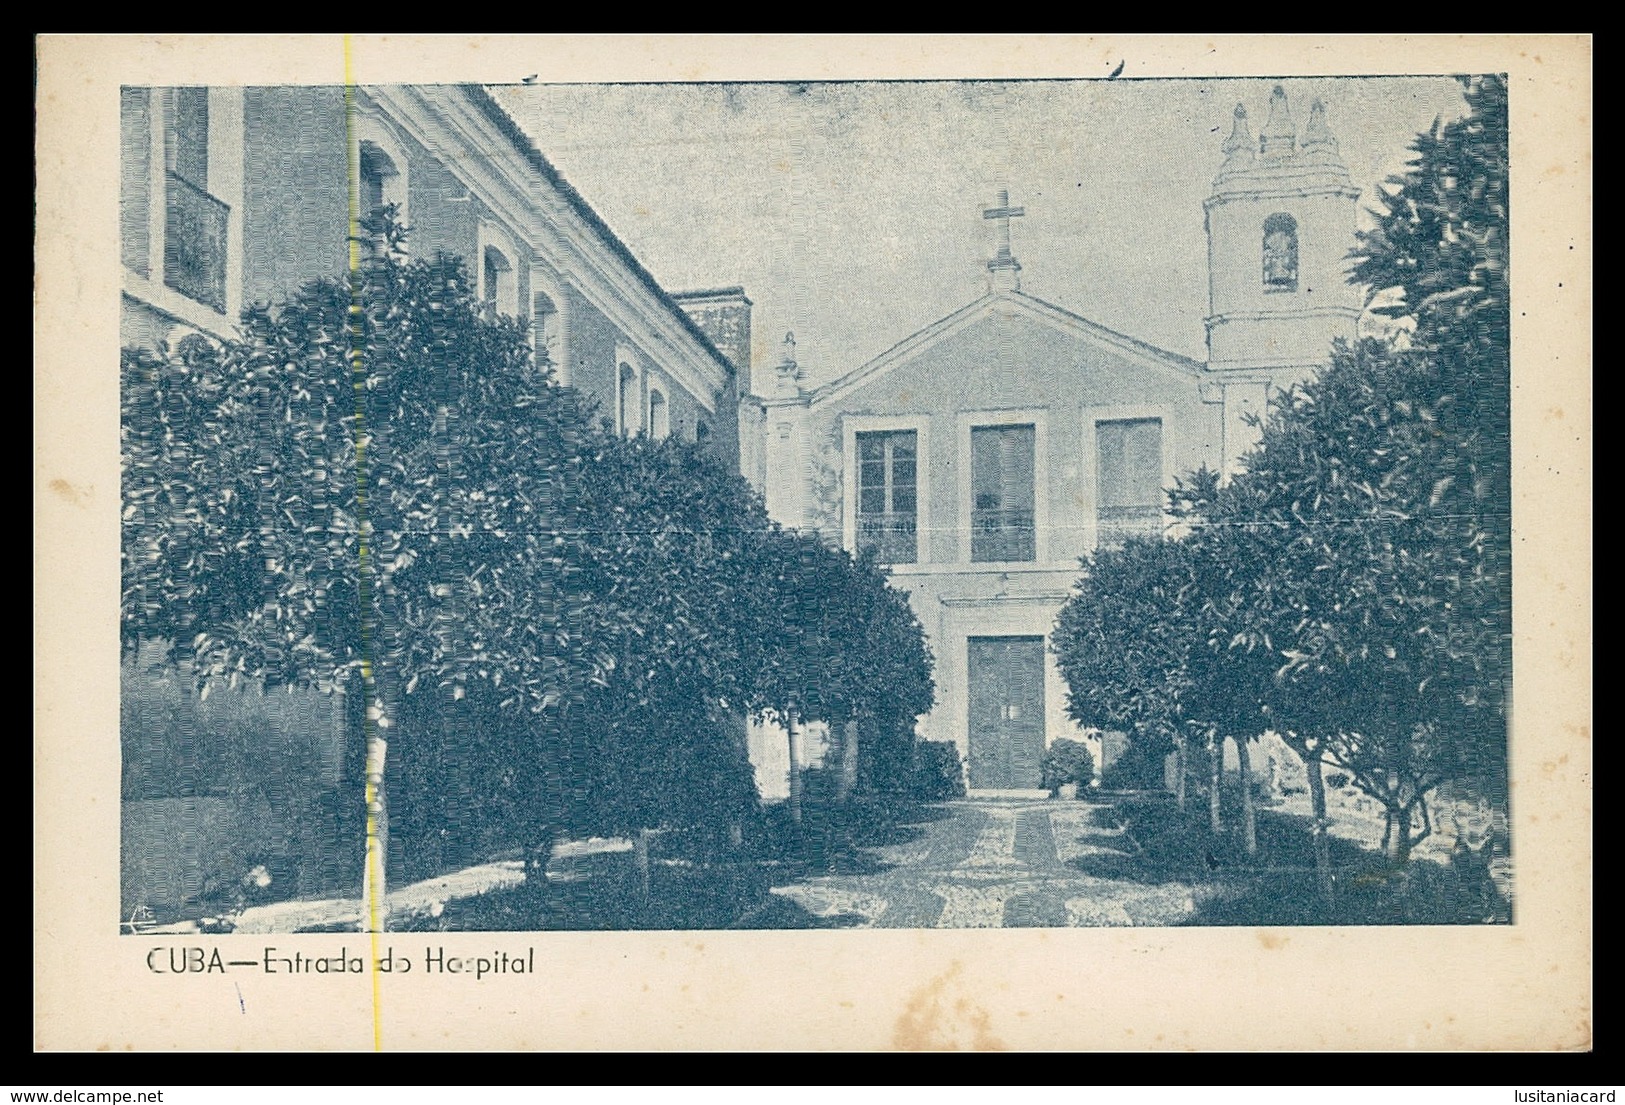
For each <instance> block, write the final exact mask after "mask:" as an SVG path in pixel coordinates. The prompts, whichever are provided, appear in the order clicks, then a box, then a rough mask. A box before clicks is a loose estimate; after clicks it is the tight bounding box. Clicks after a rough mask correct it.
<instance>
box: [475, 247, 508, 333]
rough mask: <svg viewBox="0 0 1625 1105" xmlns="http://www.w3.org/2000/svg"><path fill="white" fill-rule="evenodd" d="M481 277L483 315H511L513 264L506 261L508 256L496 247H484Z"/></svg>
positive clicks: (494, 316) (492, 316)
mask: <svg viewBox="0 0 1625 1105" xmlns="http://www.w3.org/2000/svg"><path fill="white" fill-rule="evenodd" d="M482 275H483V277H484V280H483V281H482V285H481V288H480V299H481V300H482V301H483V302H484V304H485V313H486V314H487V315H488V316H489V317H491V318H496V317H497V316H498V315H511V314H513V302H514V286H513V280H514V278H513V262H512V261H510V260H508V255H507V254H505V253H503V252H502V251H501V250H500V249H498V248H497V247H496V246H486V247H485V267H484V272H483V274H482Z"/></svg>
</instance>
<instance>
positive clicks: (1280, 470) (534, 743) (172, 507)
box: [35, 35, 1592, 1050]
mask: <svg viewBox="0 0 1625 1105" xmlns="http://www.w3.org/2000/svg"><path fill="white" fill-rule="evenodd" d="M1590 51H1591V44H1590V40H1589V39H1588V38H1586V37H1584V36H1571V37H1540V36H1530V37H1507V38H1495V37H1484V38H1428V37H1416V38H1375V37H1372V38H1359V37H1350V38H1341V39H1314V38H1297V37H1279V38H1268V37H1265V38H1256V37H1252V38H1247V39H1227V38H1220V39H1214V40H1211V41H1210V40H1208V39H1204V38H1196V37H1177V36H1176V37H1167V38H1156V37H1152V38H1124V39H1114V38H1111V37H1086V36H1079V37H1068V36H1053V37H1046V36H1040V37H1036V38H1026V37H1015V36H1008V37H992V38H981V37H954V36H945V37H920V38H868V37H857V36H853V37H843V36H835V37H817V36H814V37H804V38H796V37H750V36H736V37H721V38H709V37H703V36H685V37H677V38H661V37H644V36H624V37H607V38H591V37H582V38H563V39H559V38H546V39H528V38H502V37H441V38H398V37H385V36H367V35H355V36H309V37H292V38H270V37H242V38H237V37H231V36H177V37H157V36H126V37H72V36H55V37H44V38H41V39H40V40H39V58H40V70H39V72H40V81H39V99H38V105H37V106H38V110H39V120H40V126H39V141H38V147H37V164H38V168H39V180H40V186H39V187H40V190H39V196H38V200H39V211H40V217H39V223H38V238H37V250H36V257H37V279H36V287H37V293H36V303H35V310H36V319H37V333H38V334H39V336H40V338H41V340H40V341H38V342H37V343H36V348H37V349H38V350H39V352H38V354H37V357H36V372H35V396H36V398H35V413H36V445H35V454H36V464H35V482H36V488H35V503H36V508H35V548H36V563H37V565H39V569H40V570H39V574H38V579H39V585H38V590H37V600H36V627H35V650H36V665H35V666H36V745H35V749H36V750H35V805H36V811H37V812H36V825H35V854H36V860H37V863H36V870H37V871H38V875H37V884H36V887H35V934H36V935H35V947H36V995H37V996H36V1020H35V1041H36V1047H37V1048H40V1049H44V1050H81V1049H84V1050H88V1049H96V1048H111V1049H115V1050H123V1049H132V1050H163V1049H177V1048H185V1049H199V1048H202V1049H216V1048H218V1049H245V1050H253V1049H295V1050H298V1049H308V1050H372V1049H378V1050H408V1049H410V1050H420V1049H437V1048H445V1049H453V1048H455V1049H471V1048H485V1049H501V1050H516V1049H517V1050H561V1049H568V1050H581V1049H590V1050H597V1049H603V1050H628V1049H635V1050H644V1049H711V1048H730V1049H737V1048H750V1049H797V1050H801V1049H854V1048H856V1049H866V1050H887V1049H942V1048H964V1049H1065V1050H1142V1049H1143V1050H1161V1049H1168V1050H1175V1049H1177V1050H1189V1049H1199V1050H1201V1049H1213V1050H1279V1049H1296V1050H1348V1049H1389V1050H1392V1049H1427V1050H1521V1049H1533V1050H1562V1049H1583V1048H1586V1047H1589V1046H1590V1042H1591V1028H1590V1015H1591V1013H1590V1010H1591V990H1590V978H1591V960H1590V938H1591V929H1590V925H1591V907H1590V902H1591V883H1590V870H1591V853H1590V825H1591V747H1590V741H1591V729H1590V725H1591V714H1590V701H1591V699H1590V693H1591V688H1590V647H1591V639H1590V620H1589V618H1590V597H1591V564H1590V551H1589V550H1590V541H1589V536H1590V511H1591V506H1590V493H1589V479H1590V467H1589V464H1590V461H1589V456H1590V432H1591V430H1590V427H1591V405H1590V388H1591V367H1590V346H1589V341H1588V339H1587V338H1586V336H1585V335H1587V334H1588V333H1589V329H1590V327H1589V324H1590V312H1591V290H1590V268H1591V239H1590V221H1589V210H1590V202H1591V191H1590V189H1591V183H1590V164H1591V158H1590V150H1591V144H1590V135H1591V111H1592V101H1591V94H1592V93H1591V74H1590Z"/></svg>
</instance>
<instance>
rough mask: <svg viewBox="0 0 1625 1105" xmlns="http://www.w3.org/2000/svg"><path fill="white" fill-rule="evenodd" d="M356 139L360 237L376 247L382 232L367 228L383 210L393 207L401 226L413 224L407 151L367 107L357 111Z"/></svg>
mask: <svg viewBox="0 0 1625 1105" xmlns="http://www.w3.org/2000/svg"><path fill="white" fill-rule="evenodd" d="M353 142H354V145H353V146H352V147H351V151H350V152H351V156H352V157H354V158H355V180H356V185H357V189H356V193H357V194H356V212H355V213H356V220H357V221H358V222H359V223H360V224H361V228H362V233H361V234H360V235H359V236H360V237H361V239H362V240H363V242H364V243H367V244H372V245H375V246H376V245H377V244H378V243H380V242H381V241H382V240H383V239H382V235H379V234H376V233H373V234H369V233H367V232H366V228H367V226H368V224H370V223H374V222H375V221H376V219H377V217H378V214H379V212H380V211H381V210H382V209H384V208H386V207H393V208H394V209H395V221H396V222H397V223H399V224H400V225H401V226H409V225H411V224H410V222H409V218H408V213H407V196H408V189H407V173H408V170H407V163H406V151H405V149H404V148H403V147H402V146H401V144H400V142H399V140H398V139H397V138H396V137H395V135H394V133H393V131H391V130H390V128H389V127H388V126H387V125H386V124H385V123H384V122H383V120H382V119H381V118H380V117H379V116H376V115H374V114H372V113H371V112H370V111H365V110H358V111H357V114H356V118H355V136H354V138H353ZM402 248H405V243H404V242H403V243H402Z"/></svg>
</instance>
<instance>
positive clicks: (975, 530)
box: [970, 426, 1037, 561]
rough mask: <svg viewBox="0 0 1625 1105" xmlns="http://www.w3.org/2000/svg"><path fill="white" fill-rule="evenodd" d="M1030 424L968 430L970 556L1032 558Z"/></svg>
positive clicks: (1034, 553)
mask: <svg viewBox="0 0 1625 1105" xmlns="http://www.w3.org/2000/svg"><path fill="white" fill-rule="evenodd" d="M1034 439H1035V434H1034V430H1033V427H1032V426H976V427H972V429H971V432H970V464H971V543H970V558H971V559H972V560H973V561H1004V560H1035V559H1037V540H1036V531H1035V529H1034V523H1033V456H1034Z"/></svg>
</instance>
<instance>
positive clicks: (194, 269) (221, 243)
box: [164, 173, 231, 312]
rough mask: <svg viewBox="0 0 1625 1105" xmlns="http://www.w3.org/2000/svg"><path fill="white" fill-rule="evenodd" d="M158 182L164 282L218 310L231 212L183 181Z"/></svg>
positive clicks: (175, 178)
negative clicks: (161, 192)
mask: <svg viewBox="0 0 1625 1105" xmlns="http://www.w3.org/2000/svg"><path fill="white" fill-rule="evenodd" d="M164 178H165V180H164V184H165V188H164V192H165V202H164V283H165V284H167V285H169V286H170V287H171V288H174V289H175V290H176V291H177V292H180V293H181V294H182V295H184V296H186V297H187V298H188V299H195V300H197V301H198V302H199V303H202V304H206V305H207V306H210V307H213V308H214V309H215V310H216V311H222V312H223V311H225V309H226V220H227V216H228V215H230V213H231V208H230V207H229V206H227V205H226V204H224V203H221V202H220V201H219V200H218V199H216V198H215V197H213V196H211V195H209V193H207V192H205V191H204V190H203V189H201V188H199V187H198V186H197V185H195V184H193V183H191V182H190V181H188V180H186V179H185V178H184V177H179V176H176V175H175V174H174V173H165V174H164Z"/></svg>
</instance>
